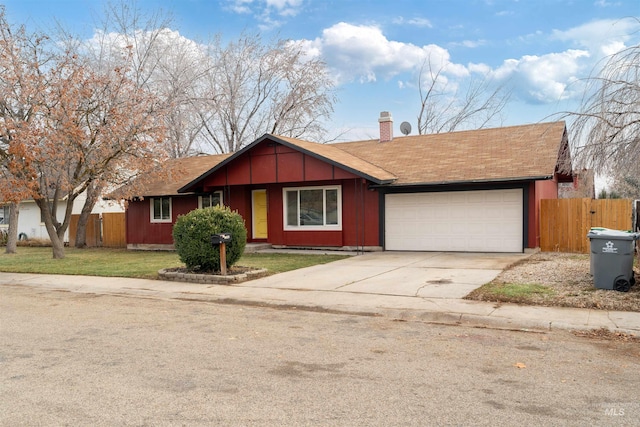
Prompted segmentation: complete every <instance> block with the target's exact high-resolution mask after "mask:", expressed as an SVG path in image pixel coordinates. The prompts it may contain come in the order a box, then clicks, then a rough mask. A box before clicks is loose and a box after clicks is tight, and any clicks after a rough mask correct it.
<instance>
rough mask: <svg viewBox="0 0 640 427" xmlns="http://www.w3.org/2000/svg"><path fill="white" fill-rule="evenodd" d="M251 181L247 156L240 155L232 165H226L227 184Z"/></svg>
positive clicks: (249, 163) (249, 162)
mask: <svg viewBox="0 0 640 427" xmlns="http://www.w3.org/2000/svg"><path fill="white" fill-rule="evenodd" d="M250 182H251V161H250V159H249V156H246V155H245V156H241V157H238V158H237V159H235V161H234V162H233V166H232V167H229V165H227V183H228V184H229V185H234V184H238V185H241V184H248V183H250Z"/></svg>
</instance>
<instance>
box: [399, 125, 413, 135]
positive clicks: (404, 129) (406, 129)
mask: <svg viewBox="0 0 640 427" xmlns="http://www.w3.org/2000/svg"><path fill="white" fill-rule="evenodd" d="M400 132H402V133H403V134H404V135H405V136H406V135H409V134H410V133H411V123H409V122H402V123H400Z"/></svg>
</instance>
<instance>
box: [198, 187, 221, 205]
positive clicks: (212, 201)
mask: <svg viewBox="0 0 640 427" xmlns="http://www.w3.org/2000/svg"><path fill="white" fill-rule="evenodd" d="M223 205H224V204H223V202H222V191H214V192H213V193H211V194H205V195H204V196H200V197H198V207H199V208H200V209H204V208H210V207H213V206H223Z"/></svg>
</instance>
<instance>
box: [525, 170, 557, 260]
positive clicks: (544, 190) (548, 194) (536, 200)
mask: <svg viewBox="0 0 640 427" xmlns="http://www.w3.org/2000/svg"><path fill="white" fill-rule="evenodd" d="M557 198H558V181H557V180H556V179H553V180H546V181H536V182H532V183H531V185H530V186H529V213H528V214H529V230H528V231H529V233H528V234H529V235H528V238H527V247H528V248H537V247H540V200H542V199H557Z"/></svg>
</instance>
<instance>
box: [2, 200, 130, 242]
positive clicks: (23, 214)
mask: <svg viewBox="0 0 640 427" xmlns="http://www.w3.org/2000/svg"><path fill="white" fill-rule="evenodd" d="M85 198H86V194H85V193H81V194H80V195H79V196H78V197H77V198H76V200H74V202H73V210H72V213H73V214H80V211H81V210H82V205H83V204H84V201H85ZM66 203H67V201H66V198H65V199H63V200H61V201H60V202H58V206H57V208H56V218H57V219H58V221H62V220H63V219H64V213H65V210H66V207H67V206H66ZM104 212H124V207H123V206H122V204H120V203H118V202H115V201H103V200H100V201H99V202H98V203H96V205H95V206H94V208H93V210H92V213H98V214H101V213H104ZM8 228H9V205H8V204H4V205H3V204H0V230H3V231H4V230H7V229H8ZM18 236H19V237H21V238H25V237H26V238H28V239H46V240H49V233H47V229H46V227H45V225H44V221H43V220H42V215H41V214H40V208H39V207H38V205H36V202H35V201H34V200H33V199H29V200H23V201H22V202H20V213H19V215H18ZM64 242H65V243H67V242H69V229H68V228H67V231H66V232H65V235H64Z"/></svg>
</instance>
